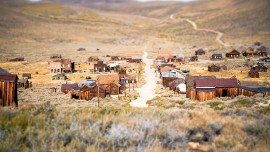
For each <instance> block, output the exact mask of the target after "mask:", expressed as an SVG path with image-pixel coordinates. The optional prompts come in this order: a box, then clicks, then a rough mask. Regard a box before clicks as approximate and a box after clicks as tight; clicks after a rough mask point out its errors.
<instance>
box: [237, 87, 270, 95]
mask: <svg viewBox="0 0 270 152" xmlns="http://www.w3.org/2000/svg"><path fill="white" fill-rule="evenodd" d="M238 92H239V95H244V96H248V97H251V96H254V95H255V94H258V93H261V94H263V96H264V97H265V96H268V97H269V96H270V87H262V86H239V91H238Z"/></svg>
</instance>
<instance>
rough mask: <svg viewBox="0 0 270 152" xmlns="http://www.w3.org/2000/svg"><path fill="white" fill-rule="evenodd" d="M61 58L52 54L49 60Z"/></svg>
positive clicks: (59, 55)
mask: <svg viewBox="0 0 270 152" xmlns="http://www.w3.org/2000/svg"><path fill="white" fill-rule="evenodd" d="M61 58H62V56H61V54H53V55H51V56H50V59H61Z"/></svg>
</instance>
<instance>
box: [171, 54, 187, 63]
mask: <svg viewBox="0 0 270 152" xmlns="http://www.w3.org/2000/svg"><path fill="white" fill-rule="evenodd" d="M183 61H184V55H183V54H181V53H180V54H173V55H171V56H169V57H168V60H167V62H183Z"/></svg>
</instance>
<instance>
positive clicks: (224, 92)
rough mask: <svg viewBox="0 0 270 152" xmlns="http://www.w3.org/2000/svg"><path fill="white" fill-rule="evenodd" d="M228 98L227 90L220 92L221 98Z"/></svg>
mask: <svg viewBox="0 0 270 152" xmlns="http://www.w3.org/2000/svg"><path fill="white" fill-rule="evenodd" d="M227 96H228V90H227V89H223V90H222V97H227Z"/></svg>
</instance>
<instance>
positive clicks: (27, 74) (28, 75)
mask: <svg viewBox="0 0 270 152" xmlns="http://www.w3.org/2000/svg"><path fill="white" fill-rule="evenodd" d="M22 78H23V79H31V78H32V74H31V73H23V75H22Z"/></svg>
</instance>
